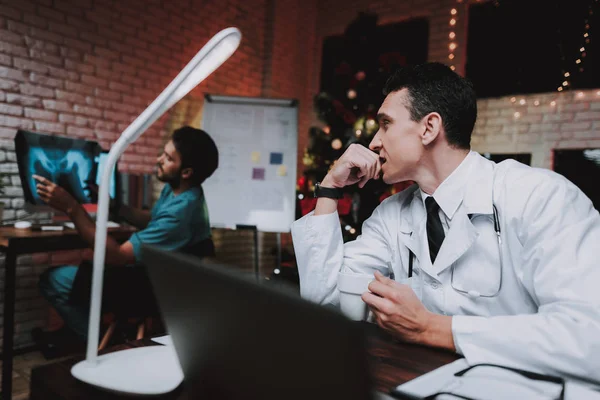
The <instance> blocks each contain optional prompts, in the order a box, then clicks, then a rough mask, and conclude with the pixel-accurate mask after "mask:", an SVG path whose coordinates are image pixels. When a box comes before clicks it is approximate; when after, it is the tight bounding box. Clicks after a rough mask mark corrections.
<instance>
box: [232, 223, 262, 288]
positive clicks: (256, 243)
mask: <svg viewBox="0 0 600 400" xmlns="http://www.w3.org/2000/svg"><path fill="white" fill-rule="evenodd" d="M235 229H240V230H251V231H253V234H254V277H255V278H256V282H258V281H259V277H258V229H257V227H256V225H239V224H238V225H236V226H235Z"/></svg>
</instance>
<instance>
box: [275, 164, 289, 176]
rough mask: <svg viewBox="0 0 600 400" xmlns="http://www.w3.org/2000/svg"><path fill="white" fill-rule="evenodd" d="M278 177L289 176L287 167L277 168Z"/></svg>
mask: <svg viewBox="0 0 600 400" xmlns="http://www.w3.org/2000/svg"><path fill="white" fill-rule="evenodd" d="M277 176H287V167H286V166H285V165H280V166H279V167H278V168H277Z"/></svg>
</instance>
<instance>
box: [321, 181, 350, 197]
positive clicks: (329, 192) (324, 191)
mask: <svg viewBox="0 0 600 400" xmlns="http://www.w3.org/2000/svg"><path fill="white" fill-rule="evenodd" d="M314 196H315V197H327V198H330V199H341V198H342V197H344V192H343V191H342V189H340V188H329V187H323V186H321V182H317V183H315V193H314Z"/></svg>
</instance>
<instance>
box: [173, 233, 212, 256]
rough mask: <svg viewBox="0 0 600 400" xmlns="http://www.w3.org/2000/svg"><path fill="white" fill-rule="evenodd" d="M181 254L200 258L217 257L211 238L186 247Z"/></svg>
mask: <svg viewBox="0 0 600 400" xmlns="http://www.w3.org/2000/svg"><path fill="white" fill-rule="evenodd" d="M180 252H181V253H184V254H188V255H191V256H194V257H198V258H206V257H214V256H215V255H216V252H215V244H214V243H213V240H212V238H211V237H208V238H206V239H204V240H201V241H199V242H197V243H194V244H192V245H189V246H186V247H184V248H183V249H181V250H180Z"/></svg>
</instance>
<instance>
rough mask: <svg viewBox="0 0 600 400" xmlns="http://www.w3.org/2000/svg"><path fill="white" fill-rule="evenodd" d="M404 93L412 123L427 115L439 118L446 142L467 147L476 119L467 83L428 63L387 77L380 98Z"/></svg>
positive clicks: (473, 95)
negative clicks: (382, 95) (401, 91)
mask: <svg viewBox="0 0 600 400" xmlns="http://www.w3.org/2000/svg"><path fill="white" fill-rule="evenodd" d="M402 89H407V90H408V100H409V102H410V104H407V105H406V107H407V108H408V110H409V112H410V118H411V119H412V120H413V121H420V120H421V119H422V118H423V117H425V116H426V115H427V114H429V113H431V112H437V113H438V114H440V116H441V117H442V123H443V126H444V130H445V131H446V138H447V140H448V143H449V144H450V145H451V146H454V147H458V148H461V149H469V148H470V147H471V134H472V133H473V127H474V126H475V120H476V119H477V96H476V95H475V90H474V89H473V85H472V84H471V82H470V81H469V80H468V79H466V78H463V77H461V76H460V75H458V74H457V73H455V72H454V71H452V70H451V69H450V68H449V67H448V66H447V65H444V64H442V63H437V62H430V63H425V64H419V65H414V66H408V67H404V68H400V69H398V70H397V71H395V72H394V73H393V74H392V76H390V77H389V79H388V80H387V82H386V84H385V88H384V94H385V95H386V96H387V95H388V94H390V93H393V92H396V91H398V90H402Z"/></svg>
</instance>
